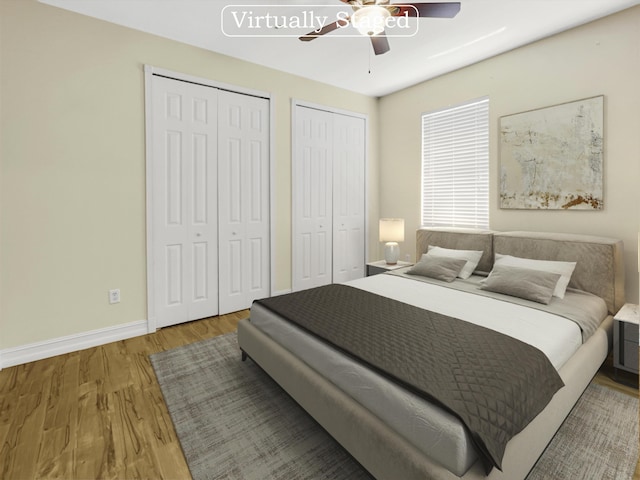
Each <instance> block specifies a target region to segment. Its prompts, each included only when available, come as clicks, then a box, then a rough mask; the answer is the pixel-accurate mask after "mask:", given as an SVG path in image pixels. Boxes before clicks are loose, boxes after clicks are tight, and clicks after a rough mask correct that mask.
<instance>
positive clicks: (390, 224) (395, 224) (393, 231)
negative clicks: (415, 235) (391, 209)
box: [380, 218, 404, 242]
mask: <svg viewBox="0 0 640 480" xmlns="http://www.w3.org/2000/svg"><path fill="white" fill-rule="evenodd" d="M380 241H381V242H404V218H381V219H380Z"/></svg>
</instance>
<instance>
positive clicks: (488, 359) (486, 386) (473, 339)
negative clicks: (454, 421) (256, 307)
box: [257, 285, 564, 472]
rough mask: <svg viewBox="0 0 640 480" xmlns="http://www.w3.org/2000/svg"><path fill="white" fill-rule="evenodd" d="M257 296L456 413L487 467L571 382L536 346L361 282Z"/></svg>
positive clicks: (498, 459) (496, 463) (493, 464)
mask: <svg viewBox="0 0 640 480" xmlns="http://www.w3.org/2000/svg"><path fill="white" fill-rule="evenodd" d="M257 302H258V303H260V304H262V305H263V306H264V307H265V308H267V309H269V310H271V311H272V312H274V313H276V314H278V315H280V316H281V317H283V318H285V319H287V320H289V321H291V322H294V323H296V324H297V325H299V326H300V327H303V328H304V329H306V330H308V331H309V332H311V333H313V334H315V335H317V336H319V337H322V338H323V339H325V340H326V341H327V342H329V343H331V344H332V345H333V346H335V347H337V348H339V349H341V350H342V351H344V352H346V353H348V354H350V355H352V356H354V357H356V358H358V359H360V360H361V361H363V362H365V363H366V364H368V365H369V366H370V367H371V368H373V369H375V370H377V371H378V372H379V373H381V374H383V375H386V376H388V377H390V378H392V379H393V380H394V381H397V382H399V383H400V384H402V385H403V386H404V387H405V388H408V389H410V390H412V391H414V392H415V393H416V394H418V395H420V396H422V397H424V398H426V399H428V400H429V401H431V402H435V403H437V404H439V405H440V406H442V407H443V408H446V409H447V410H449V411H450V412H452V413H453V414H454V415H456V416H457V417H458V418H460V419H461V421H462V422H463V423H464V424H465V426H466V427H467V428H468V429H469V432H470V433H471V437H472V439H473V442H474V444H475V447H476V449H477V450H478V454H479V456H480V458H481V459H482V461H483V463H484V466H485V468H486V471H487V472H489V471H490V470H491V469H492V468H493V467H497V468H500V467H501V461H502V457H503V455H504V450H505V447H506V444H507V442H508V441H509V440H510V439H511V438H512V437H513V436H514V435H516V434H517V433H518V432H520V431H521V430H522V429H523V428H524V427H525V426H526V425H527V424H528V423H529V422H530V421H531V420H532V419H533V418H534V417H535V416H536V415H537V414H538V413H540V411H542V410H543V409H544V407H545V406H546V405H547V403H548V402H549V401H550V400H551V398H552V397H553V395H554V394H555V392H556V391H558V390H559V389H560V388H562V387H563V386H564V384H563V382H562V380H561V379H560V376H559V375H558V373H557V372H556V370H555V369H554V368H553V366H552V365H551V363H550V362H549V360H548V359H547V357H546V356H545V355H544V354H543V353H542V352H541V351H540V350H538V349H536V348H534V347H532V346H530V345H528V344H525V343H523V342H521V341H519V340H516V339H514V338H511V337H509V336H507V335H504V334H501V333H498V332H495V331H493V330H490V329H487V328H484V327H480V326H477V325H473V324H470V323H467V322H464V321H462V320H458V319H455V318H451V317H447V316H445V315H440V314H438V313H434V312H430V311H426V310H423V309H420V308H417V307H414V306H412V305H408V304H405V303H402V302H398V301H396V300H392V299H389V298H386V297H383V296H380V295H376V294H373V293H369V292H366V291H363V290H360V289H358V288H354V287H350V286H346V285H327V286H324V287H318V288H313V289H310V290H304V291H301V292H295V293H291V294H288V295H282V296H277V297H272V298H268V299H263V300H258V301H257ZM487 314H488V315H490V314H491V312H487Z"/></svg>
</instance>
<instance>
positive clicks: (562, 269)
mask: <svg viewBox="0 0 640 480" xmlns="http://www.w3.org/2000/svg"><path fill="white" fill-rule="evenodd" d="M494 265H507V266H510V267H521V268H530V269H531V270H541V271H543V272H550V273H559V274H560V279H559V280H558V283H557V284H556V288H555V289H554V290H553V296H554V297H558V298H564V292H565V291H566V290H567V285H569V281H570V280H571V275H572V274H573V270H574V269H575V268H576V262H558V261H553V260H533V259H531V258H521V257H512V256H511V255H501V254H499V253H496V259H495V262H494Z"/></svg>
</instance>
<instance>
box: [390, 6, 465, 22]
mask: <svg viewBox="0 0 640 480" xmlns="http://www.w3.org/2000/svg"><path fill="white" fill-rule="evenodd" d="M391 6H397V7H398V13H396V14H394V17H404V16H405V14H406V15H408V16H409V17H435V18H453V17H455V16H456V15H457V14H458V12H459V11H460V2H446V3H445V2H443V3H404V4H398V5H391ZM413 7H415V8H413Z"/></svg>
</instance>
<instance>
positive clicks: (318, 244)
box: [292, 106, 333, 291]
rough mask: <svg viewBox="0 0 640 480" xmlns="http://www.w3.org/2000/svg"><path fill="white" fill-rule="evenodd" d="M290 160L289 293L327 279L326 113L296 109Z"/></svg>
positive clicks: (329, 144) (329, 126) (329, 142)
mask: <svg viewBox="0 0 640 480" xmlns="http://www.w3.org/2000/svg"><path fill="white" fill-rule="evenodd" d="M294 128H295V133H294V135H295V139H294V152H293V153H294V155H293V162H292V176H293V181H292V190H293V191H292V200H293V208H292V210H293V225H292V229H293V279H292V284H293V285H292V286H293V290H294V291H297V290H304V289H307V288H311V287H317V286H321V285H326V284H329V283H331V281H332V272H331V270H332V261H333V260H332V238H331V237H332V234H331V229H332V208H333V206H332V205H333V198H332V176H333V173H332V154H333V123H332V115H331V114H330V113H327V112H323V111H321V110H316V109H312V108H307V107H302V106H297V107H296V109H295V125H294Z"/></svg>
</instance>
